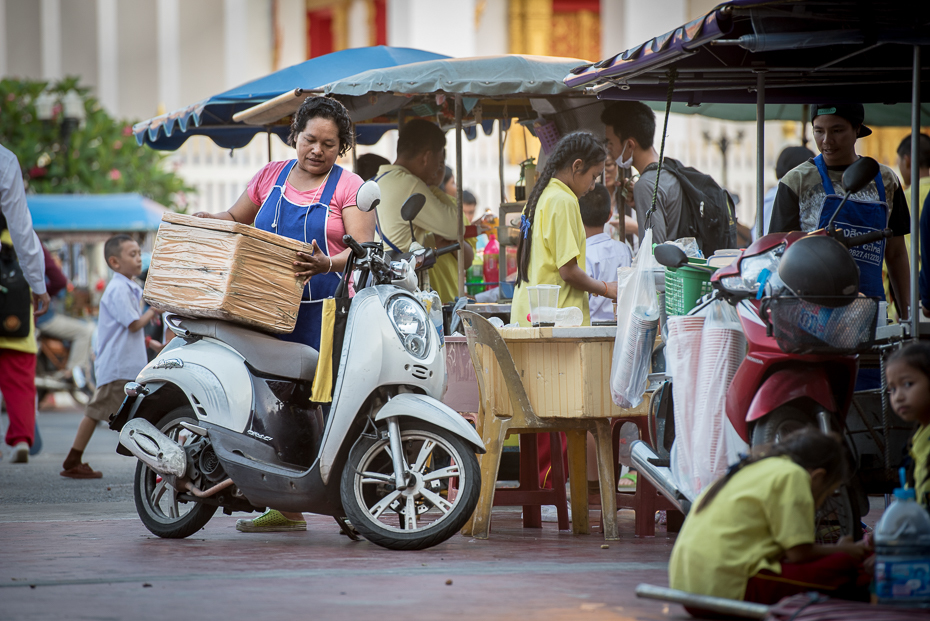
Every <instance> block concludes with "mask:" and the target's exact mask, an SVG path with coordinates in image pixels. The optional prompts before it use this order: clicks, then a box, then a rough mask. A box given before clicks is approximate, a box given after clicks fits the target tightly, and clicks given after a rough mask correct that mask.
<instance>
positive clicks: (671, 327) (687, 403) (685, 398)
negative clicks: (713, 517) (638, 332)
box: [665, 315, 704, 487]
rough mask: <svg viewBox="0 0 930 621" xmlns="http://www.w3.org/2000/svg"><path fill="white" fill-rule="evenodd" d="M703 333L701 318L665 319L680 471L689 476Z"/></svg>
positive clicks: (666, 357)
mask: <svg viewBox="0 0 930 621" xmlns="http://www.w3.org/2000/svg"><path fill="white" fill-rule="evenodd" d="M703 334H704V318H703V317H689V316H687V315H685V316H673V317H669V319H668V348H667V349H666V354H665V359H666V361H667V364H668V370H669V371H670V373H671V375H672V378H673V381H672V396H673V403H674V404H675V435H676V436H677V437H678V438H679V439H677V440H676V444H677V445H678V450H677V457H678V460H679V472H682V473H687V476H688V478H689V483H690V484H691V486H692V487H694V486H695V481H694V480H692V479H691V462H692V451H691V447H692V446H693V442H692V437H693V430H694V425H695V420H694V418H695V405H696V404H695V400H694V395H695V394H697V391H698V369H699V366H700V359H701V339H702V336H703Z"/></svg>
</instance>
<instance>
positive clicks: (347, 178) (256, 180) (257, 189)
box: [247, 160, 363, 254]
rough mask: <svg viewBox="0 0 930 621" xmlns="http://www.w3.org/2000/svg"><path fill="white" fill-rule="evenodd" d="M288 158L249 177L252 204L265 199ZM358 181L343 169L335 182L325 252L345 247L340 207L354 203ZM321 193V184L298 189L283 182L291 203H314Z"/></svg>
mask: <svg viewBox="0 0 930 621" xmlns="http://www.w3.org/2000/svg"><path fill="white" fill-rule="evenodd" d="M291 161H292V160H284V161H280V162H269V163H268V164H266V165H265V167H264V168H262V169H261V170H260V171H258V173H256V175H255V176H254V177H252V180H251V181H249V185H248V189H247V191H248V193H249V198H250V199H251V200H252V202H253V203H255V204H256V205H262V204H263V203H264V202H265V199H266V198H268V195H269V194H271V190H272V188H274V183H275V181H277V179H278V175H279V174H281V170H282V169H283V168H284V167H285V165H287V164H288V163H289V162H291ZM362 183H363V181H362V178H361V177H359V176H358V175H356V174H355V173H354V172H352V171H350V170H346V169H345V168H343V170H342V175H341V176H340V177H339V183H338V184H337V185H336V192H335V193H334V194H333V200H331V201H330V203H329V218H327V221H326V222H327V224H326V238H327V239H326V241H327V243H328V244H329V254H339V253H340V252H342V251H343V250H345V249H346V245H345V244H344V243H343V242H342V236H343V235H345V234H346V227H345V224H344V223H343V221H342V210H343V209H345V208H346V207H352V206H354V205H355V195H356V194H358V189H359V188H360V187H362ZM322 194H323V185H320V187H318V188H315V189H313V190H309V191H307V192H301V191H299V190H297V189H296V188H295V187H294V186H292V185H291V184H290V183H289V182H287V181H285V182H284V196H285V198H287V200H289V201H290V202H292V203H294V204H295V205H310V204H313V203H316V202H318V201H319V200H320V197H321V196H322ZM317 243H320V240H317Z"/></svg>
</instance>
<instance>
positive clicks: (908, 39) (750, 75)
mask: <svg viewBox="0 0 930 621" xmlns="http://www.w3.org/2000/svg"><path fill="white" fill-rule="evenodd" d="M928 46H930V2H926V1H925V0H897V1H895V2H860V1H858V0H733V1H732V2H729V3H725V4H721V5H719V6H718V7H716V8H715V9H714V10H712V11H711V12H710V13H708V14H707V15H704V16H702V17H700V18H698V19H696V20H694V21H691V22H689V23H687V24H685V25H683V26H681V27H679V28H677V29H675V30H673V31H671V32H668V33H665V34H664V35H661V36H659V37H655V38H654V39H650V40H649V41H646V42H645V43H643V44H641V45H638V46H636V47H634V48H631V49H629V50H626V51H625V52H620V53H618V54H616V55H614V56H611V57H610V58H606V59H604V60H601V61H599V62H597V63H592V64H586V65H580V66H579V67H577V68H575V69H573V70H572V72H571V73H569V74H568V75H567V76H566V77H565V83H566V84H567V85H569V86H575V87H577V86H587V87H588V88H587V89H585V90H586V91H588V92H595V93H597V94H598V96H599V97H602V98H605V99H626V100H648V101H663V102H664V101H666V98H667V96H668V94H669V82H670V80H672V79H674V89H673V90H672V93H671V99H672V101H678V102H684V103H687V104H689V105H692V106H694V105H699V104H705V103H731V104H733V103H743V104H747V103H753V102H754V103H755V104H756V120H757V149H758V150H759V151H758V153H757V159H758V161H757V169H758V176H759V178H760V179H761V177H762V160H763V157H762V147H763V144H764V134H763V132H764V130H763V127H764V124H763V123H762V122H761V121H763V120H765V118H766V112H767V109H766V104H770V105H771V104H811V103H814V104H816V103H823V102H844V101H847V102H860V103H866V104H886V103H890V104H897V103H908V104H910V106H911V110H912V112H911V123H910V125H911V130H912V132H914V133H917V132H918V131H919V128H920V124H921V123H920V122H921V116H922V114H921V106H920V91H921V88H923V89H927V88H928V87H930V71H928V69H927V67H925V66H924V65H923V64H922V63H921V56H922V55H923V54H926V52H927V51H928V50H927V47H928ZM866 122H867V123H868V122H870V119H869V118H868V116H866ZM911 144H912V157H911V160H912V176H913V178H914V179H917V178H918V172H917V164H918V157H917V145H918V141H917V140H914V141H912V143H911ZM911 191H912V194H911V196H912V201H911V204H912V205H916V204H917V201H918V196H917V184H916V183H915V184H913V185H912V188H911ZM757 205H758V206H759V207H761V205H762V184H761V183H759V184H757ZM756 211H757V214H758V223H757V226H758V227H759V231H760V233H761V228H762V227H761V222H762V218H761V213H762V210H761V208H757V209H756ZM911 229H912V230H913V231H915V232H916V231H917V230H918V222H917V210H916V209H914V210H912V213H911ZM917 237H918V236H917V235H914V237H913V239H914V243H912V244H911V301H910V304H911V308H912V309H914V312H913V313H912V316H911V319H912V321H913V326H912V330H913V331H912V334H914V335H916V334H918V328H919V324H918V317H917V316H918V313H919V311H917V309H918V308H919V307H918V295H917V294H918V291H917V262H916V259H917V257H918V245H919V242H918V241H917Z"/></svg>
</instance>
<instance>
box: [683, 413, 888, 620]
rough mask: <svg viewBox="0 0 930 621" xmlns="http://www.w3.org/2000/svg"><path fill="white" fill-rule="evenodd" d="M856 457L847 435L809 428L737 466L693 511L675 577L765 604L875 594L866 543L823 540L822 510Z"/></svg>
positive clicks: (703, 589)
mask: <svg viewBox="0 0 930 621" xmlns="http://www.w3.org/2000/svg"><path fill="white" fill-rule="evenodd" d="M846 463H847V455H846V450H845V448H844V446H843V444H842V441H841V440H840V439H839V438H838V437H837V436H835V435H826V434H824V433H822V432H820V431H819V430H817V429H815V428H813V427H808V428H804V429H799V430H798V431H796V432H794V433H792V434H790V435H788V436H786V437H785V438H783V439H782V440H781V441H780V442H779V443H778V444H775V445H774V446H772V447H771V448H769V449H768V452H767V454H765V455H764V456H761V457H750V458H746V459H744V460H742V461H741V462H740V463H739V464H737V465H735V466H733V467H732V468H731V469H730V471H729V472H728V473H727V474H726V475H725V476H724V477H723V478H721V479H719V480H718V481H717V482H715V483H714V484H713V485H711V486H710V487H708V488H707V489H706V490H705V491H704V492H703V493H702V494H701V495H700V496H699V497H698V499H697V500H696V501H695V504H694V509H692V511H691V512H690V513H689V514H688V517H687V518H686V519H685V523H684V526H683V527H682V529H681V532H680V533H679V535H678V538H677V540H676V541H675V547H674V548H673V549H672V558H671V560H670V561H669V569H668V573H669V585H670V586H671V587H672V588H673V589H680V590H682V591H688V592H691V593H697V594H699V595H713V596H716V597H726V598H729V599H738V600H739V599H745V600H746V601H753V602H758V603H761V604H774V603H776V602H777V601H778V600H780V599H781V598H782V597H787V596H788V595H794V594H797V593H804V592H807V591H822V592H825V593H827V594H829V595H831V596H833V597H844V598H847V599H862V600H865V601H867V600H868V585H869V581H870V577H869V576H868V575H867V574H866V573H865V572H864V571H863V569H862V559H863V558H864V557H865V555H866V554H867V552H868V550H867V548H866V547H865V544H864V543H862V542H860V543H853V542H852V541H851V540H849V539H848V538H843V539H841V540H840V541H839V542H838V543H837V544H835V545H819V544H817V543H815V532H814V514H815V511H816V508H817V507H819V506H820V505H821V504H822V503H823V502H824V500H826V499H827V498H828V497H829V496H830V495H831V494H832V493H833V492H834V491H835V490H836V489H837V488H838V487H839V486H840V485H841V484H842V483H843V481H844V480H845V479H846V476H847V465H846ZM689 612H692V611H691V610H689ZM693 612H698V611H693Z"/></svg>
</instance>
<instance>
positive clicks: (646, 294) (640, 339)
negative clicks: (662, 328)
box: [610, 229, 659, 408]
mask: <svg viewBox="0 0 930 621" xmlns="http://www.w3.org/2000/svg"><path fill="white" fill-rule="evenodd" d="M657 267H658V264H657V263H656V260H655V257H653V256H652V230H651V229H650V230H648V231H646V234H645V235H644V236H643V241H642V244H641V245H640V251H639V256H638V257H637V262H636V271H635V272H634V273H633V275H632V276H630V280H629V282H628V283H627V284H626V286H625V287H624V288H623V293H622V294H621V296H620V299H619V300H618V301H617V337H616V340H615V341H614V352H613V363H612V366H611V372H610V394H611V397H612V398H613V400H614V403H616V404H617V405H619V406H620V407H622V408H633V407H636V406H638V405H639V404H640V403H642V401H643V393H644V392H645V391H646V376H647V375H649V365H650V362H651V359H652V348H653V346H654V345H655V340H656V331H657V330H658V326H659V304H658V300H657V299H656V286H655V277H654V275H653V273H654V270H655V269H656V268H657Z"/></svg>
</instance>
